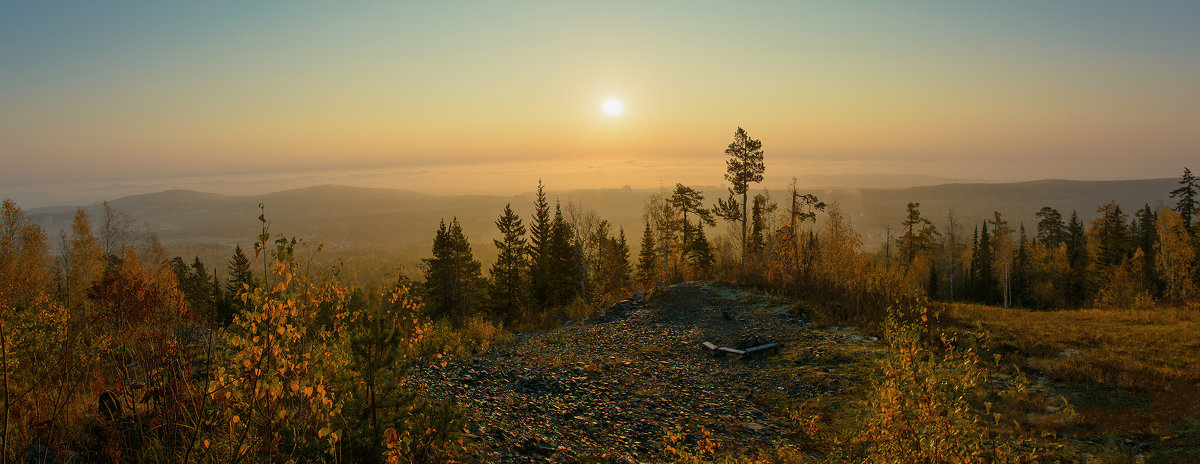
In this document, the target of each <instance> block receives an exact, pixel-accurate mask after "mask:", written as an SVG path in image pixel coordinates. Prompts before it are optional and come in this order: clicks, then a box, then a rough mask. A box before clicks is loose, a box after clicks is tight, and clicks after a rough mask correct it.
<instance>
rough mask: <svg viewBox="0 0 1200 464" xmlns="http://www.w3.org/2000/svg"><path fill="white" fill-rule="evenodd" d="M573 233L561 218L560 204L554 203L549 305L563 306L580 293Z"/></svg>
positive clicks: (551, 227)
mask: <svg viewBox="0 0 1200 464" xmlns="http://www.w3.org/2000/svg"><path fill="white" fill-rule="evenodd" d="M573 235H574V234H573V233H572V232H571V226H569V225H567V222H566V220H564V219H563V215H562V205H561V204H559V203H557V202H556V203H555V205H554V220H553V221H552V222H551V223H550V243H549V249H548V251H549V256H548V263H549V270H550V274H549V276H548V277H549V283H550V289H549V300H548V301H549V303H550V305H551V306H563V305H566V304H567V303H570V302H571V301H572V300H574V299H575V297H576V296H578V295H579V294H580V291H581V289H580V288H579V286H578V285H579V284H578V282H577V280H576V278H575V277H576V276H577V275H578V274H579V266H580V262H579V259H578V256H577V253H576V249H575V246H574V245H572V239H573Z"/></svg>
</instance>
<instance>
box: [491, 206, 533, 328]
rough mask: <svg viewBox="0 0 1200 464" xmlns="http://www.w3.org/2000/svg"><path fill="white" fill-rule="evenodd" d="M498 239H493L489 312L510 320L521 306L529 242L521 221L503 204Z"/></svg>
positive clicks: (526, 271)
mask: <svg viewBox="0 0 1200 464" xmlns="http://www.w3.org/2000/svg"><path fill="white" fill-rule="evenodd" d="M496 228H497V229H499V231H500V239H499V240H495V239H493V240H492V243H493V244H495V245H496V263H495V264H493V265H492V269H491V275H492V282H491V292H490V293H491V294H490V296H491V303H492V310H493V311H494V312H495V313H496V314H497V315H499V316H500V317H502V318H505V319H508V320H512V319H513V318H514V317H515V316H517V315H518V313H519V312H521V310H522V309H523V307H524V301H523V300H524V298H523V297H522V295H521V294H522V293H523V292H524V289H525V288H526V286H525V278H526V274H528V268H529V263H528V255H529V253H528V242H527V241H526V239H525V226H524V225H523V224H521V218H520V217H518V216H517V215H516V213H514V212H513V210H512V205H511V204H506V205H504V212H503V213H501V214H500V218H499V219H497V220H496Z"/></svg>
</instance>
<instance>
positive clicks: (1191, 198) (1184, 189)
mask: <svg viewBox="0 0 1200 464" xmlns="http://www.w3.org/2000/svg"><path fill="white" fill-rule="evenodd" d="M1171 198H1178V199H1179V200H1178V201H1177V202H1176V203H1175V212H1177V213H1179V217H1181V218H1183V225H1184V226H1185V227H1187V229H1188V232H1190V233H1192V234H1193V235H1195V233H1196V229H1195V228H1193V227H1192V218H1193V217H1195V216H1196V214H1197V213H1198V212H1200V183H1198V182H1197V181H1196V176H1193V175H1192V170H1191V169H1188V168H1186V167H1185V168H1183V177H1181V178H1180V179H1179V188H1177V189H1175V190H1172V191H1171Z"/></svg>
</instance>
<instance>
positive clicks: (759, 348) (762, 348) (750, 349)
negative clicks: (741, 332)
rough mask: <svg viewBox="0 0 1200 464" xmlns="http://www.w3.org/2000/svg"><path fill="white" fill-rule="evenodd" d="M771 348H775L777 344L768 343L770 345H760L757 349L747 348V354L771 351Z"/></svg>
mask: <svg viewBox="0 0 1200 464" xmlns="http://www.w3.org/2000/svg"><path fill="white" fill-rule="evenodd" d="M771 348H775V344H774V343H768V344H766V345H758V346H756V347H754V348H746V352H747V353H753V352H755V351H762V350H769V349H771Z"/></svg>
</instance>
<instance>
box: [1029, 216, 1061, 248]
mask: <svg viewBox="0 0 1200 464" xmlns="http://www.w3.org/2000/svg"><path fill="white" fill-rule="evenodd" d="M1036 216H1037V218H1038V225H1037V237H1036V239H1035V240H1037V241H1038V242H1041V243H1045V244H1046V246H1047V247H1048V248H1056V247H1058V245H1059V244H1061V243H1062V242H1063V240H1064V239H1065V236H1066V230H1065V229H1066V227H1065V226H1064V225H1063V220H1062V214H1061V213H1059V212H1058V210H1056V209H1054V208H1051V207H1049V206H1043V207H1042V209H1041V210H1039V211H1038V212H1037V214H1036Z"/></svg>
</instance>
